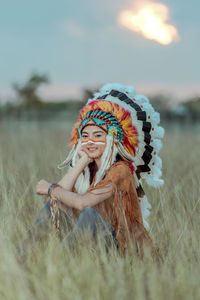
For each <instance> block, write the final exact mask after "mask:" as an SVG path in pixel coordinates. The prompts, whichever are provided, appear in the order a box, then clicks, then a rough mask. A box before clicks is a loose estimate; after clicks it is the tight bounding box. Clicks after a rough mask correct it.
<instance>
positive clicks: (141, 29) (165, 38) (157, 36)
mask: <svg viewBox="0 0 200 300" xmlns="http://www.w3.org/2000/svg"><path fill="white" fill-rule="evenodd" d="M168 19H169V8H168V7H167V6H166V5H164V4H161V3H154V2H146V3H143V4H140V6H138V7H137V8H136V9H134V10H133V11H131V10H126V11H123V12H121V14H120V15H119V23H120V24H121V25H122V26H124V27H126V28H128V29H129V30H132V31H135V32H138V33H140V34H142V35H143V36H144V37H146V38H147V39H150V40H154V41H156V42H158V43H160V44H163V45H168V44H170V43H172V42H174V41H176V40H178V39H179V34H178V30H177V29H176V27H175V26H173V25H171V24H168V23H167V21H168Z"/></svg>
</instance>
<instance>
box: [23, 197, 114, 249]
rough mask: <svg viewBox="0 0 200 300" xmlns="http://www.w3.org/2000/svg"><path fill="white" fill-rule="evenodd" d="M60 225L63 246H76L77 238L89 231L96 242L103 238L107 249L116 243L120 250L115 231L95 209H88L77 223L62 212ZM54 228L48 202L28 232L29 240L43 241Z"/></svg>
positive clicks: (82, 213)
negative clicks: (74, 241)
mask: <svg viewBox="0 0 200 300" xmlns="http://www.w3.org/2000/svg"><path fill="white" fill-rule="evenodd" d="M60 224H61V232H62V237H63V241H62V243H63V244H66V243H68V244H74V243H73V242H72V240H76V239H77V237H78V238H79V236H80V235H81V234H82V233H83V232H84V231H86V230H87V232H89V234H90V237H91V239H92V240H94V241H96V239H97V237H98V235H99V236H101V237H103V239H104V242H105V245H106V247H109V246H110V245H111V244H112V243H113V242H114V245H115V246H116V247H117V248H118V242H117V239H116V234H115V231H114V230H113V229H112V227H111V225H110V224H109V223H108V222H107V221H106V220H105V219H104V218H103V217H102V216H101V214H100V213H98V212H97V211H96V210H95V209H94V208H93V207H86V208H85V209H84V210H83V211H82V212H81V214H80V215H79V217H78V219H77V222H76V223H75V221H74V218H73V217H70V216H69V215H68V214H67V213H65V212H63V211H61V216H60ZM52 226H53V225H52V223H51V211H50V204H49V201H48V202H47V203H46V204H45V205H44V206H43V208H42V209H41V210H40V213H39V215H38V217H37V219H36V221H35V223H34V225H33V226H32V227H31V228H30V229H29V230H28V238H29V240H30V239H32V240H33V239H34V240H39V239H43V238H44V237H45V236H47V235H48V234H49V233H50V230H51V228H52Z"/></svg>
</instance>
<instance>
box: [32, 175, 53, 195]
mask: <svg viewBox="0 0 200 300" xmlns="http://www.w3.org/2000/svg"><path fill="white" fill-rule="evenodd" d="M50 185H51V184H50V183H49V182H48V181H46V180H44V179H42V180H40V181H39V182H38V184H37V186H36V193H37V194H38V195H48V189H49V187H50Z"/></svg>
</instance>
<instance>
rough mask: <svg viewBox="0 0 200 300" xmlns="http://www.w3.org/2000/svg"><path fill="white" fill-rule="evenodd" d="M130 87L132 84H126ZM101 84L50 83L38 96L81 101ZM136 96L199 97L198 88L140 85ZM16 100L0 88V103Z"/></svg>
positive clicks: (174, 99) (8, 89) (184, 99)
mask: <svg viewBox="0 0 200 300" xmlns="http://www.w3.org/2000/svg"><path fill="white" fill-rule="evenodd" d="M126 85H132V84H126ZM101 86H102V84H94V85H88V86H87V85H85V86H81V85H79V84H69V83H68V84H67V83H63V82H62V83H54V84H53V83H52V84H47V85H44V86H41V87H40V88H39V90H38V94H39V96H40V97H41V98H42V100H43V101H44V102H65V101H70V100H74V101H79V100H80V101H81V100H82V98H83V94H84V90H85V89H91V90H93V89H95V88H98V87H101ZM134 87H135V88H136V93H137V94H143V95H145V96H147V97H153V96H157V95H166V96H167V97H172V101H175V102H176V103H177V102H184V101H186V100H188V99H193V98H195V97H200V86H198V85H196V86H195V85H194V86H192V87H191V86H187V85H181V84H180V85H177V84H176V85H175V84H174V85H167V84H160V85H158V84H157V85H155V84H141V83H138V84H137V83H136V84H135V85H134ZM16 100H17V98H16V95H15V92H14V90H13V89H12V88H11V87H7V88H5V87H4V88H2V87H0V103H1V104H3V103H8V102H15V101H16Z"/></svg>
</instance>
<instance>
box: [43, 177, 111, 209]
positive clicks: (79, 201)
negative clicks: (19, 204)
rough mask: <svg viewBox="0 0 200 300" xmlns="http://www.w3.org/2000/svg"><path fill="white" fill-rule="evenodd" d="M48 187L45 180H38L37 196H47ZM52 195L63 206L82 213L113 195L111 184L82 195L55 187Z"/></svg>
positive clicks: (48, 184)
mask: <svg viewBox="0 0 200 300" xmlns="http://www.w3.org/2000/svg"><path fill="white" fill-rule="evenodd" d="M49 186H50V183H48V182H47V181H45V180H40V181H39V183H38V185H37V194H38V195H47V194H48V188H49ZM52 193H53V196H54V197H55V198H56V199H57V200H58V201H60V202H62V203H63V204H64V205H67V206H68V207H71V208H76V209H78V210H80V211H82V210H83V209H84V208H86V207H88V206H90V207H92V206H95V205H97V204H98V203H100V202H102V201H104V200H106V199H108V198H110V197H111V196H112V194H113V186H112V183H110V184H108V185H106V186H105V187H103V188H98V189H95V190H93V191H92V192H88V193H86V194H84V195H80V194H77V193H73V192H70V191H67V190H65V189H64V188H62V187H56V188H55V189H54V190H53V192H52Z"/></svg>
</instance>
